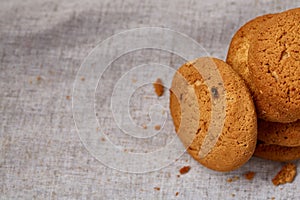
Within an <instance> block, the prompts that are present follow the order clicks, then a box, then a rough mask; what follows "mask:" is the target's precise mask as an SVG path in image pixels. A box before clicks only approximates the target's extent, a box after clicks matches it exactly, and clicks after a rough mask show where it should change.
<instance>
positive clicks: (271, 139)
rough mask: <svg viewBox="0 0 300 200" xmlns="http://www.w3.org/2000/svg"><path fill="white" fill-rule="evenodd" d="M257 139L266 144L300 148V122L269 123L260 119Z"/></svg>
mask: <svg viewBox="0 0 300 200" xmlns="http://www.w3.org/2000/svg"><path fill="white" fill-rule="evenodd" d="M257 127H258V131H257V138H258V139H259V140H261V141H263V142H264V143H266V144H276V145H280V146H287V147H296V146H300V120H298V121H296V122H291V123H278V122H267V121H264V120H261V119H259V120H258V123H257Z"/></svg>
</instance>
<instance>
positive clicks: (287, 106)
mask: <svg viewBox="0 0 300 200" xmlns="http://www.w3.org/2000/svg"><path fill="white" fill-rule="evenodd" d="M226 62H227V63H228V64H229V65H231V67H232V68H233V69H234V70H235V71H236V72H237V73H238V74H239V75H240V76H241V77H242V78H243V79H244V81H245V83H246V85H247V86H248V88H249V90H250V92H251V95H252V97H253V100H254V104H255V107H256V112H257V117H258V131H257V133H258V143H257V147H256V150H255V153H254V155H255V156H257V157H261V158H265V159H269V160H274V161H291V160H296V159H299V158H300V8H296V9H292V10H288V11H285V12H282V13H278V14H268V15H264V16H260V17H257V18H255V19H253V20H251V21H249V22H248V23H246V24H245V25H243V26H242V27H241V28H240V29H239V30H238V31H237V32H236V34H235V35H234V37H233V39H232V41H231V44H230V47H229V51H228V55H227V60H226Z"/></svg>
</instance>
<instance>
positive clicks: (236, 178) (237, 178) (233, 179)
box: [226, 176, 240, 183]
mask: <svg viewBox="0 0 300 200" xmlns="http://www.w3.org/2000/svg"><path fill="white" fill-rule="evenodd" d="M239 179H240V177H238V176H234V177H232V178H228V179H227V180H226V181H227V182H228V183H231V182H234V181H237V180H239Z"/></svg>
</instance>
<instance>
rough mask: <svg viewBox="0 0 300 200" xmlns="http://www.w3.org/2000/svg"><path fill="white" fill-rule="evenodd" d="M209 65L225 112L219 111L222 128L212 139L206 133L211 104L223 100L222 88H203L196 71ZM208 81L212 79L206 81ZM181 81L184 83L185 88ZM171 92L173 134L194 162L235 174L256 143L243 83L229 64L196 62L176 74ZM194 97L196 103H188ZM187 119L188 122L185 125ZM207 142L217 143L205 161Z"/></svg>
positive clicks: (249, 100)
mask: <svg viewBox="0 0 300 200" xmlns="http://www.w3.org/2000/svg"><path fill="white" fill-rule="evenodd" d="M208 65H214V66H215V67H217V69H218V70H219V73H220V75H221V77H222V79H223V86H224V88H225V98H224V102H225V105H226V108H223V110H222V109H221V110H219V112H220V113H221V112H223V113H224V112H225V113H224V114H226V115H225V116H226V117H225V119H224V124H222V125H224V126H221V128H220V132H219V133H213V135H209V134H208V129H209V127H210V126H212V124H213V123H212V121H211V119H212V116H211V112H212V110H213V107H212V104H213V105H215V104H214V102H215V101H219V100H220V98H222V97H221V92H220V89H219V86H220V85H222V84H220V83H217V84H216V85H215V87H212V88H210V89H209V88H208V86H207V85H206V84H205V82H204V78H203V76H202V75H200V73H199V72H198V69H199V68H205V67H207V66H208ZM211 78H213V77H210V78H208V79H211ZM182 79H184V80H186V82H187V83H186V84H184V83H183V80H182ZM170 91H171V94H170V110H171V115H172V118H173V122H174V125H175V130H176V132H177V134H178V136H179V138H180V139H181V141H182V142H183V144H184V145H185V147H187V150H188V152H189V153H190V154H191V155H192V157H193V158H194V159H196V160H197V161H198V162H200V163H201V164H203V165H204V166H206V167H208V168H210V169H213V170H217V171H230V170H234V169H236V168H238V167H240V166H242V165H243V164H244V163H245V162H247V161H248V160H249V159H250V157H251V156H252V154H253V152H254V150H255V145H256V140H257V119H256V113H255V108H254V104H253V101H252V98H251V95H250V92H249V90H248V88H247V87H246V85H245V83H244V81H243V80H242V79H241V78H240V77H239V76H238V75H237V74H236V73H235V72H234V70H233V69H232V68H231V67H230V66H229V65H228V64H226V63H225V62H223V61H221V60H218V59H215V58H199V59H197V60H195V61H193V62H189V63H186V64H184V65H183V66H182V67H180V68H179V69H178V73H176V74H175V76H174V78H173V81H172V86H171V89H170ZM193 95H194V96H195V98H196V103H195V102H192V101H188V99H189V98H190V97H191V96H193ZM186 101H188V103H186ZM193 108H197V109H195V110H193ZM198 115H200V117H197V116H198ZM220 116H221V115H220ZM186 117H188V118H189V119H191V120H185V121H184V119H185V118H186ZM195 119H196V120H195ZM190 127H196V128H194V129H191V128H190ZM208 135H209V136H208ZM219 135H220V136H219ZM218 136H219V137H218ZM206 138H209V139H211V140H210V141H213V140H214V139H216V143H211V144H212V146H211V147H212V149H210V151H209V152H208V154H207V155H206V156H205V157H201V156H200V154H201V151H202V149H203V148H204V149H205V145H203V143H205V141H206ZM205 144H206V143H205ZM203 146H204V147H203Z"/></svg>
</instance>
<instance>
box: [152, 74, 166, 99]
mask: <svg viewBox="0 0 300 200" xmlns="http://www.w3.org/2000/svg"><path fill="white" fill-rule="evenodd" d="M153 87H154V90H155V93H156V95H157V96H159V97H160V96H162V95H163V94H164V86H163V83H162V81H161V79H160V78H158V79H157V80H156V82H155V83H153Z"/></svg>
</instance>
